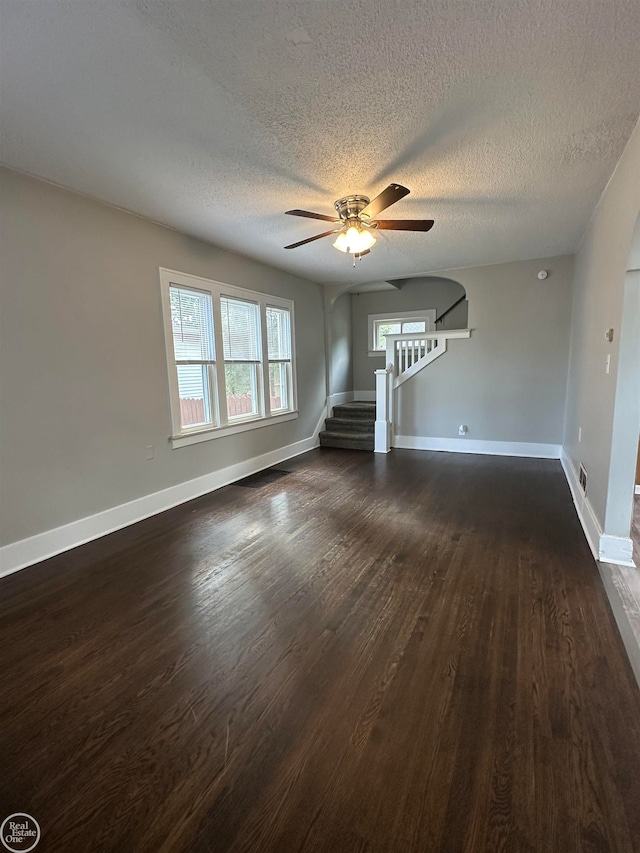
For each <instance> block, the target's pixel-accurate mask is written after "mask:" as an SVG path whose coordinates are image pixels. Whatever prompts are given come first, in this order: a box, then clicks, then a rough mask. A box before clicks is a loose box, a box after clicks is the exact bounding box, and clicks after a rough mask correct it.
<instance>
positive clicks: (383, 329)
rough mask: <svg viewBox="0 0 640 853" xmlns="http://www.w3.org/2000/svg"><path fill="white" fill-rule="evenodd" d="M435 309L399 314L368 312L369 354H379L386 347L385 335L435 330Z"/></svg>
mask: <svg viewBox="0 0 640 853" xmlns="http://www.w3.org/2000/svg"><path fill="white" fill-rule="evenodd" d="M435 321H436V312H435V309H428V310H424V311H404V312H402V314H401V315H397V316H390V315H388V314H369V354H370V355H380V354H381V353H383V352H384V351H385V350H386V348H387V342H386V336H387V335H408V334H411V333H412V332H416V333H418V332H433V331H434V330H435Z"/></svg>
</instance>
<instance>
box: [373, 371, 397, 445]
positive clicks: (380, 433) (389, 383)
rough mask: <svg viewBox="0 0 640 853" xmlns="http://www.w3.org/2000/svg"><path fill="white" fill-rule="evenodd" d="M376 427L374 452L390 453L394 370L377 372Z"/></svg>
mask: <svg viewBox="0 0 640 853" xmlns="http://www.w3.org/2000/svg"><path fill="white" fill-rule="evenodd" d="M375 374H376V426H375V443H374V451H375V452H376V453H388V452H389V451H390V450H391V427H392V423H391V422H392V420H393V416H392V411H393V397H392V395H393V368H392V366H391V365H389V366H388V367H387V368H385V369H384V370H376V371H375Z"/></svg>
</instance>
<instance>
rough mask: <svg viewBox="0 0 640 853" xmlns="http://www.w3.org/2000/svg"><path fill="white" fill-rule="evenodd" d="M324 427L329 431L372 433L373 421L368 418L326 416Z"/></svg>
mask: <svg viewBox="0 0 640 853" xmlns="http://www.w3.org/2000/svg"><path fill="white" fill-rule="evenodd" d="M324 423H325V427H326V429H327V430H328V431H329V432H353V433H359V434H361V435H362V434H365V435H366V434H368V433H371V434H372V435H373V431H374V428H375V423H374V421H372V420H369V419H368V418H335V417H334V418H326V419H325V422H324Z"/></svg>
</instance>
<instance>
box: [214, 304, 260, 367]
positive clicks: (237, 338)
mask: <svg viewBox="0 0 640 853" xmlns="http://www.w3.org/2000/svg"><path fill="white" fill-rule="evenodd" d="M220 316H221V319H222V343H223V348H224V360H225V361H243V362H248V361H260V312H259V309H258V306H257V305H256V304H254V303H253V302H243V301H241V300H239V299H230V298H228V297H225V296H223V297H222V298H221V299H220Z"/></svg>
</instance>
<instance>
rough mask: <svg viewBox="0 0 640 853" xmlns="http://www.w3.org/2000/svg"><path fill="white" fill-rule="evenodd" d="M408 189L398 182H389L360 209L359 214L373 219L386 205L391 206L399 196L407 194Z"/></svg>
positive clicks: (398, 199)
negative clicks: (384, 188)
mask: <svg viewBox="0 0 640 853" xmlns="http://www.w3.org/2000/svg"><path fill="white" fill-rule="evenodd" d="M409 192H410V190H408V189H407V188H406V187H403V186H401V185H400V184H389V186H388V187H387V188H386V190H382V192H381V193H380V195H377V196H376V197H375V198H374V199H373V201H370V202H369V204H368V205H367V206H366V207H365V208H364V209H363V210H361V211H360V216H364V217H368V218H369V219H375V218H376V216H377V214H378V213H381V212H382V211H383V210H385V209H386V208H387V207H391V205H392V204H395V203H396V202H397V201H400V199H401V198H404V197H405V196H406V195H409Z"/></svg>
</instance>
